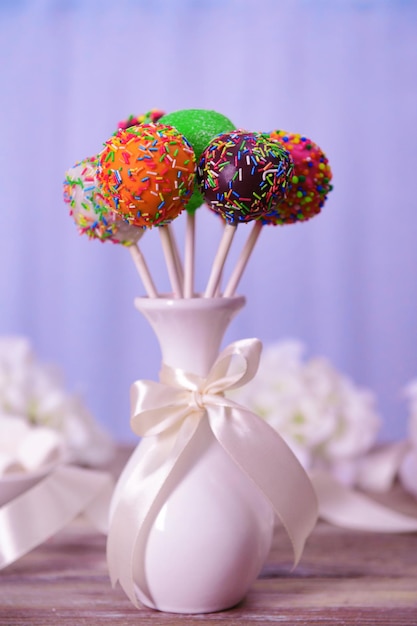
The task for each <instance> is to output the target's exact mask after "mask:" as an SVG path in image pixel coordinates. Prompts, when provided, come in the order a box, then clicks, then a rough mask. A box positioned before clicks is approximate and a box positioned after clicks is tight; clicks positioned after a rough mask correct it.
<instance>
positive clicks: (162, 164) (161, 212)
mask: <svg viewBox="0 0 417 626" xmlns="http://www.w3.org/2000/svg"><path fill="white" fill-rule="evenodd" d="M194 176H195V157H194V151H193V149H192V148H191V146H190V144H189V143H188V141H187V140H186V139H185V138H184V137H183V136H182V135H181V134H180V133H179V132H178V131H177V130H176V129H175V128H173V127H172V126H167V125H163V124H141V125H139V126H132V127H130V128H128V129H126V130H119V131H118V132H117V133H116V135H115V136H114V137H112V138H111V139H109V140H108V141H107V142H106V144H105V148H104V150H103V151H102V152H101V153H100V155H99V168H98V170H97V178H98V181H99V184H100V187H101V192H102V194H103V197H104V199H105V202H106V203H107V204H108V205H109V206H111V207H112V208H113V210H114V211H116V213H118V215H120V216H121V217H123V218H124V219H126V220H127V221H128V222H129V223H130V224H133V225H135V226H144V227H148V228H150V227H152V226H161V225H164V224H168V223H169V222H170V221H171V220H173V219H174V218H175V217H177V215H178V214H179V213H181V211H182V210H183V209H184V207H185V204H186V202H187V199H189V198H190V196H191V193H192V191H193V186H194Z"/></svg>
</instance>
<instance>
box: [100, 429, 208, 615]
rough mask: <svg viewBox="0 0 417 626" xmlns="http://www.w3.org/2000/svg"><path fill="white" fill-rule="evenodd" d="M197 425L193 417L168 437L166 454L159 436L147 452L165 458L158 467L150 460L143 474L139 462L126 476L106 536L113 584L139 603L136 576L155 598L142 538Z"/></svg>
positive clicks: (132, 600)
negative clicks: (147, 470)
mask: <svg viewBox="0 0 417 626" xmlns="http://www.w3.org/2000/svg"><path fill="white" fill-rule="evenodd" d="M198 425H199V420H198V419H193V418H192V417H190V418H188V419H187V420H185V421H184V422H183V424H182V425H181V428H180V430H179V432H178V433H177V434H176V438H175V442H174V444H173V445H172V438H165V444H168V445H169V444H170V443H171V450H170V451H168V452H167V453H166V454H165V455H164V451H165V450H164V449H163V448H162V446H163V440H161V438H158V441H157V442H156V444H155V446H154V447H151V448H150V449H149V450H148V453H149V454H151V455H152V453H153V451H155V454H157V455H158V456H159V455H160V458H163V459H164V460H163V462H162V464H160V465H158V466H157V467H155V466H153V464H152V463H151V464H150V465H151V466H153V469H152V471H151V472H150V473H149V474H148V475H146V476H144V475H143V466H142V463H140V462H138V464H137V465H136V466H135V467H134V468H133V470H132V472H131V474H130V476H128V478H127V479H126V483H125V485H124V489H123V491H122V493H121V494H120V496H119V499H118V501H117V503H116V504H115V508H114V514H113V516H112V519H111V520H110V527H109V534H108V539H107V562H108V568H109V573H110V578H111V581H112V585H113V586H115V585H116V583H117V581H119V583H120V585H121V586H122V588H123V590H124V591H125V593H126V595H127V596H128V597H129V599H130V600H131V602H132V603H133V604H134V605H135V606H136V607H138V606H139V603H138V598H137V594H136V590H135V578H136V577H138V578H139V579H140V587H141V591H142V593H143V594H144V595H147V596H148V598H149V599H150V600H152V598H151V597H150V592H149V590H148V589H147V583H146V576H145V570H144V554H143V549H142V546H143V542H144V541H145V540H146V535H147V533H148V532H149V529H150V525H151V524H152V522H153V521H154V519H155V516H156V514H157V513H158V511H159V510H160V507H161V506H162V504H163V501H164V498H163V496H164V493H163V492H164V488H165V487H166V486H168V482H169V481H170V480H172V479H174V480H175V475H176V474H175V466H176V465H177V463H178V461H179V459H180V457H181V456H182V454H183V453H184V451H185V449H186V448H187V446H188V444H189V443H190V441H191V440H192V438H193V436H194V433H195V432H196V430H197V428H198ZM148 441H149V440H146V442H148ZM141 445H142V444H141ZM165 448H166V445H165Z"/></svg>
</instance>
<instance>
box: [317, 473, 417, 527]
mask: <svg viewBox="0 0 417 626" xmlns="http://www.w3.org/2000/svg"><path fill="white" fill-rule="evenodd" d="M311 480H312V483H313V485H314V489H315V490H316V494H317V498H318V501H319V517H320V518H321V519H323V520H325V521H326V522H329V523H330V524H333V525H334V526H340V527H341V528H348V529H351V530H365V531H370V532H385V533H409V532H415V531H417V518H415V517H412V516H411V515H406V514H404V513H400V512H399V511H396V510H394V509H391V508H389V507H388V506H385V505H383V504H380V503H378V502H375V500H372V498H371V497H370V496H368V495H365V494H364V493H361V492H359V491H356V490H354V489H352V488H350V487H345V486H344V485H341V484H340V483H339V482H337V481H336V480H335V479H334V478H333V477H332V476H330V475H329V474H327V473H325V472H313V473H312V475H311Z"/></svg>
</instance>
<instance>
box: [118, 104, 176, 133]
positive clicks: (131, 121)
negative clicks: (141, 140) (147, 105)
mask: <svg viewBox="0 0 417 626" xmlns="http://www.w3.org/2000/svg"><path fill="white" fill-rule="evenodd" d="M163 115H165V111H160V110H159V109H151V110H150V111H147V112H146V113H142V114H141V115H129V117H127V118H126V119H125V120H122V121H120V122H119V123H118V125H117V130H120V129H123V130H126V128H130V127H131V126H137V125H138V124H150V123H152V124H155V123H156V122H158V120H159V119H160V118H161V117H162V116H163ZM116 133H117V131H116V132H115V133H114V134H116Z"/></svg>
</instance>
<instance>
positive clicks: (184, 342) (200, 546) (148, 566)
mask: <svg viewBox="0 0 417 626" xmlns="http://www.w3.org/2000/svg"><path fill="white" fill-rule="evenodd" d="M244 303H245V299H244V298H243V297H232V298H216V299H214V298H213V299H204V298H194V299H189V300H173V299H168V298H167V299H165V298H162V299H147V298H143V299H142V298H138V299H137V300H136V301H135V304H136V307H137V308H138V309H139V311H140V312H141V313H142V314H143V315H144V316H145V317H146V318H147V319H148V321H149V323H150V325H151V326H152V328H153V330H154V331H155V333H156V335H157V337H158V340H159V342H160V347H161V351H162V359H163V362H164V363H165V364H166V365H168V366H171V367H175V368H180V369H182V370H184V371H186V372H189V373H194V374H197V375H199V376H206V375H207V374H208V372H209V370H210V368H211V366H212V365H213V363H214V361H215V359H216V357H217V356H218V352H219V347H220V344H221V341H222V338H223V335H224V332H225V330H226V328H227V327H228V324H229V322H230V321H231V320H232V318H233V317H234V316H235V314H236V313H237V312H238V311H239V309H241V308H242V306H243V305H244ZM203 419H204V418H203ZM189 448H190V449H188V450H187V453H186V457H185V460H184V459H183V460H182V464H181V471H180V472H178V471H177V480H176V483H175V484H174V485H171V486H170V489H169V492H168V493H167V494H165V497H164V499H163V503H162V504H161V507H160V509H159V512H158V513H157V514H156V516H155V517H154V519H153V520H152V522H151V524H150V526H149V531H148V534H147V538H146V542H145V545H144V548H143V554H140V555H139V558H141V559H144V567H143V566H142V565H141V568H140V569H141V571H144V572H145V576H146V586H147V589H146V593H145V592H144V590H142V589H141V586H140V583H139V582H138V579H139V578H140V577H139V575H138V577H137V579H136V578H135V583H136V593H137V597H138V599H139V600H140V601H141V602H142V603H143V604H145V605H147V606H150V607H152V608H155V609H158V610H161V611H167V612H174V613H207V612H214V611H220V610H223V609H227V608H230V607H232V606H234V605H236V604H237V603H239V602H240V601H241V600H242V599H243V598H244V596H245V595H246V593H247V591H248V589H249V588H250V586H251V585H252V583H253V582H254V580H255V579H256V578H257V576H258V574H259V572H260V570H261V568H262V566H263V564H264V562H265V560H266V557H267V556H268V553H269V550H270V546H271V541H272V532H273V522H274V514H273V510H272V507H271V505H270V503H269V502H268V501H267V500H266V498H265V496H264V495H263V494H261V493H260V491H259V490H258V488H257V487H255V486H254V484H253V483H252V482H251V481H250V480H249V479H248V478H247V477H246V476H245V475H244V474H243V473H242V471H241V470H240V469H239V468H238V467H237V466H236V464H235V463H234V462H233V461H232V460H231V458H230V457H229V455H228V454H227V453H226V452H225V451H224V449H223V448H222V447H221V445H220V444H219V443H218V442H217V440H216V439H215V437H214V435H213V434H212V432H211V429H210V427H209V423H208V421H207V420H206V422H205V426H204V427H201V428H199V429H198V436H195V438H194V439H193V441H192V445H190V446H189ZM161 454H164V451H163V450H162V449H161V450H158V440H157V438H156V437H146V438H144V439H143V440H142V441H141V442H140V444H139V446H138V447H137V449H136V451H135V452H134V454H133V455H132V457H131V458H130V460H129V462H128V464H127V466H126V468H125V469H124V471H123V472H122V475H121V477H120V480H119V482H118V485H117V486H116V490H115V493H114V497H113V503H112V507H111V516H112V515H113V512H114V507H115V506H116V503H117V500H118V499H119V497H120V495H121V493H122V492H123V489H124V487H125V483H126V480H127V478H128V477H129V475H130V473H131V471H132V469H133V467H135V466H137V464H140V463H142V462H145V458H146V462H148V463H149V458H150V457H152V455H154V456H155V458H157V457H158V455H161Z"/></svg>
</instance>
